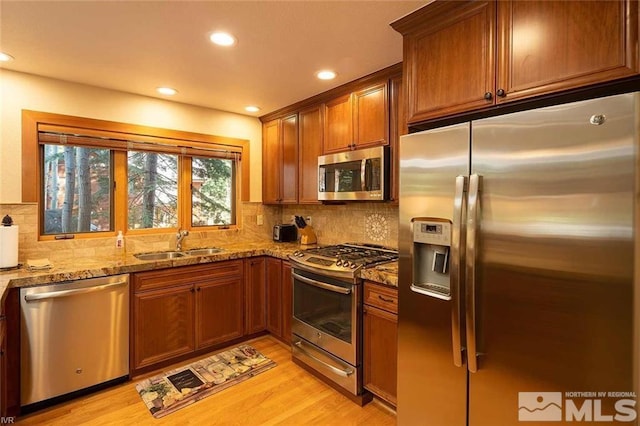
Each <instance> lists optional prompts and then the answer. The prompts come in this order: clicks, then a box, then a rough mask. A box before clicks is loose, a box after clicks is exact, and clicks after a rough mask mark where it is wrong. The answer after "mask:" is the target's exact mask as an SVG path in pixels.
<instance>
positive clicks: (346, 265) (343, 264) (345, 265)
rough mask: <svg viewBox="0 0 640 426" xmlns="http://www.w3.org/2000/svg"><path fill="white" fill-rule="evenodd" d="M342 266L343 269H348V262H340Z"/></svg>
mask: <svg viewBox="0 0 640 426" xmlns="http://www.w3.org/2000/svg"><path fill="white" fill-rule="evenodd" d="M342 266H344V267H345V268H348V267H349V261H348V260H345V261H344V262H342Z"/></svg>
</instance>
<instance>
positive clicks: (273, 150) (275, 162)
mask: <svg viewBox="0 0 640 426" xmlns="http://www.w3.org/2000/svg"><path fill="white" fill-rule="evenodd" d="M280 150H281V144H280V120H272V121H269V122H268V123H265V124H264V125H263V127H262V202H263V203H265V204H278V203H279V202H280V199H281V195H280V169H281V167H282V153H281V151H280Z"/></svg>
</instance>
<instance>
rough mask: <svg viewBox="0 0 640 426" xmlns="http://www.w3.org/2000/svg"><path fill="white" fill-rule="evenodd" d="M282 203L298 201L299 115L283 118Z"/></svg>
mask: <svg viewBox="0 0 640 426" xmlns="http://www.w3.org/2000/svg"><path fill="white" fill-rule="evenodd" d="M281 143H282V148H281V149H282V151H281V152H282V165H281V166H280V167H281V168H282V170H281V173H280V176H281V182H280V203H281V204H296V203H297V202H298V115H297V114H294V115H292V116H289V117H287V118H284V119H282V141H281Z"/></svg>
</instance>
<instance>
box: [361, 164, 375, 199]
mask: <svg viewBox="0 0 640 426" xmlns="http://www.w3.org/2000/svg"><path fill="white" fill-rule="evenodd" d="M360 172H361V175H360V182H362V190H363V191H371V179H372V173H371V160H367V159H366V158H365V159H363V160H362V167H361V168H360Z"/></svg>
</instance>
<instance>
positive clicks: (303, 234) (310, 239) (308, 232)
mask: <svg viewBox="0 0 640 426" xmlns="http://www.w3.org/2000/svg"><path fill="white" fill-rule="evenodd" d="M298 231H300V244H315V243H317V242H318V238H317V237H316V233H315V232H314V231H313V228H312V227H311V226H309V225H307V226H305V227H304V228H300V229H298Z"/></svg>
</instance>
